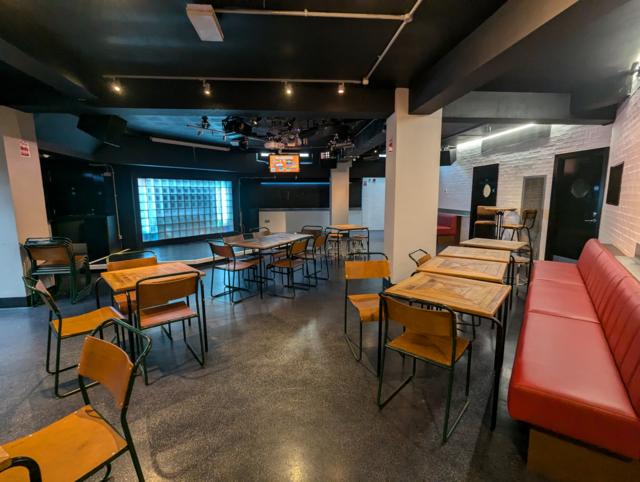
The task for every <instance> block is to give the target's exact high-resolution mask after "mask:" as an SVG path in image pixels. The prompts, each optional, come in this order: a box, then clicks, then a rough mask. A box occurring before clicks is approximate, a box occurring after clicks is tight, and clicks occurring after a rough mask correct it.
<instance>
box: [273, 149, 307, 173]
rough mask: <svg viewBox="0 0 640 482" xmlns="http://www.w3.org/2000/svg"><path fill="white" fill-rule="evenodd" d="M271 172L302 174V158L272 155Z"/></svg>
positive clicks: (292, 155) (291, 155)
mask: <svg viewBox="0 0 640 482" xmlns="http://www.w3.org/2000/svg"><path fill="white" fill-rule="evenodd" d="M269 170H270V171H271V172H275V173H279V172H300V156H299V155H298V154H287V155H283V154H272V155H270V156H269Z"/></svg>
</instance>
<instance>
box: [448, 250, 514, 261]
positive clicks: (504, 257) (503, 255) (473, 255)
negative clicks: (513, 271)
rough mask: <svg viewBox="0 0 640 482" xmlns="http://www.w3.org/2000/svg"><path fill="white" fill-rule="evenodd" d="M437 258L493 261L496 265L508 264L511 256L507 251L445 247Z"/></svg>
mask: <svg viewBox="0 0 640 482" xmlns="http://www.w3.org/2000/svg"><path fill="white" fill-rule="evenodd" d="M438 256H443V257H448V258H462V259H478V260H482V261H494V262H497V263H507V264H508V263H509V259H510V257H511V254H510V253H509V252H508V251H496V250H495V249H485V248H466V247H464V246H447V247H446V248H445V249H444V250H443V251H441V252H440V254H439V255H438Z"/></svg>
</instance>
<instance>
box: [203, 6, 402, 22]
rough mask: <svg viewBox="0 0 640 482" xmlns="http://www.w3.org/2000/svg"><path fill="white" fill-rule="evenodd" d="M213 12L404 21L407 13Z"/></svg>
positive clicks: (221, 10) (241, 9)
mask: <svg viewBox="0 0 640 482" xmlns="http://www.w3.org/2000/svg"><path fill="white" fill-rule="evenodd" d="M214 11H215V13H227V14H231V15H275V16H281V17H319V18H356V19H361V20H396V21H400V22H402V21H404V20H405V18H406V17H407V15H409V14H407V15H383V14H375V13H340V12H310V11H309V10H306V9H305V10H302V11H290V10H249V9H243V8H239V9H233V8H216V9H214Z"/></svg>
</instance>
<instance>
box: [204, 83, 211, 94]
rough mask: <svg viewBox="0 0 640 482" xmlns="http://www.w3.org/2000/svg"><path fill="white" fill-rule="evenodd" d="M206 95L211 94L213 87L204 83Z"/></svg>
mask: <svg viewBox="0 0 640 482" xmlns="http://www.w3.org/2000/svg"><path fill="white" fill-rule="evenodd" d="M202 85H203V87H204V93H205V94H207V95H209V94H211V85H210V84H209V83H208V82H203V84H202Z"/></svg>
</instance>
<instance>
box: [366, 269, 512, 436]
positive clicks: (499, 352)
mask: <svg viewBox="0 0 640 482" xmlns="http://www.w3.org/2000/svg"><path fill="white" fill-rule="evenodd" d="M510 291H511V287H510V286H507V285H503V284H499V283H487V282H484V281H476V280H471V279H464V278H456V277H453V276H443V275H439V274H432V273H416V274H415V275H413V276H412V277H411V278H409V279H406V280H404V281H402V282H400V283H398V284H397V285H395V286H392V287H391V288H389V289H388V290H386V291H385V292H384V294H388V295H393V296H397V297H400V298H403V299H405V300H413V301H418V302H423V303H439V304H443V305H447V306H448V307H449V308H451V309H452V310H453V311H457V312H460V313H467V314H469V315H475V316H479V317H481V318H486V319H489V320H491V321H492V322H493V323H495V324H496V326H497V332H498V336H497V337H496V354H495V365H494V366H495V375H494V380H493V400H492V413H491V430H493V429H494V428H495V426H496V415H497V411H498V397H499V393H500V392H499V389H500V374H501V373H502V363H503V360H504V324H503V322H502V321H500V320H499V319H498V318H497V317H496V313H497V312H498V310H499V308H500V307H501V306H502V304H503V303H504V301H505V300H506V299H507V297H508V295H509V292H510ZM501 311H503V312H504V310H501ZM381 337H382V317H381V319H380V327H379V337H378V363H380V356H381V355H380V351H381V350H382V342H383V340H382V339H381Z"/></svg>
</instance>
